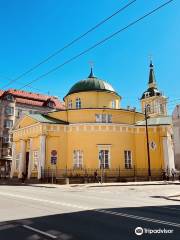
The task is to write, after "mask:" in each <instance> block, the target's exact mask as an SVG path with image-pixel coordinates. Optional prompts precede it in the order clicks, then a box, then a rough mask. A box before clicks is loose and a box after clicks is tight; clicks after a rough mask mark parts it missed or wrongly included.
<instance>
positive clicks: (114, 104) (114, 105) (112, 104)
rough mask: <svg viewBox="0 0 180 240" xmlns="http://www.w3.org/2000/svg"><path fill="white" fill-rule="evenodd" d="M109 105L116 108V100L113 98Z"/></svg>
mask: <svg viewBox="0 0 180 240" xmlns="http://www.w3.org/2000/svg"><path fill="white" fill-rule="evenodd" d="M111 106H112V108H116V102H115V100H113V101H112V103H111Z"/></svg>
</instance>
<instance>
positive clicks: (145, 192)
mask: <svg viewBox="0 0 180 240" xmlns="http://www.w3.org/2000/svg"><path fill="white" fill-rule="evenodd" d="M178 194H179V195H180V185H148V186H143V185H140V186H101V185H99V186H96V187H95V186H90V185H73V186H52V185H41V186H39V185H34V186H26V185H21V186H0V240H16V239H17V240H40V239H59V240H72V239H73V240H74V239H77V240H81V239H82V240H86V239H87V240H96V239H98V240H106V239H111V240H119V239H122V240H126V239H128V240H131V239H153V240H155V239H158V240H159V239H167V240H171V239H173V240H174V239H177V240H179V239H180V205H179V203H180V198H178V197H177V198H174V199H173V200H170V198H168V197H169V196H178ZM137 227H141V229H139V231H138V232H137V233H139V234H140V233H141V231H143V233H142V234H141V235H136V234H135V229H136V228H137Z"/></svg>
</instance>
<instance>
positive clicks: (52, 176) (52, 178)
mask: <svg viewBox="0 0 180 240" xmlns="http://www.w3.org/2000/svg"><path fill="white" fill-rule="evenodd" d="M51 166H52V168H51V170H52V184H53V177H54V176H53V170H54V169H53V165H51Z"/></svg>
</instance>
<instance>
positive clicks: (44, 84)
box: [0, 0, 180, 113]
mask: <svg viewBox="0 0 180 240" xmlns="http://www.w3.org/2000/svg"><path fill="white" fill-rule="evenodd" d="M130 1H131V0H98V1H97V0H91V1H89V0H76V1H73V0H38V1H36V0H26V1H24V0H16V1H14V0H0V30H1V31H0V89H2V87H3V86H4V85H6V84H7V83H9V80H10V79H15V78H16V77H18V76H19V75H20V74H22V73H23V72H25V71H27V70H28V69H29V68H31V67H33V66H34V65H36V64H37V63H39V62H41V61H42V60H43V59H45V58H46V57H48V56H49V55H50V54H52V53H53V52H55V51H57V50H58V49H60V48H62V47H63V46H64V45H66V44H67V43H69V42H70V41H72V40H73V39H74V38H76V37H78V36H79V35H81V34H83V33H84V32H86V31H87V30H89V29H90V28H91V27H93V26H94V25H96V24H97V23H98V22H100V21H102V20H103V19H104V18H106V17H108V16H109V15H111V14H112V13H114V12H115V11H117V10H118V9H119V8H121V7H123V6H124V5H125V4H127V3H128V2H130ZM166 1H167V0H137V1H136V2H135V3H134V4H132V5H131V6H130V7H128V8H127V9H126V10H124V11H123V12H121V13H120V14H118V15H116V16H115V17H113V18H112V19H111V20H109V21H108V22H106V23H105V24H104V25H102V26H101V27H99V28H98V29H96V30H95V31H93V32H91V33H90V34H89V35H87V36H86V37H85V38H83V39H81V40H80V41H79V42H77V43H76V44H74V45H73V46H71V47H70V48H68V49H66V50H65V51H63V52H62V53H61V54H59V55H57V56H56V57H54V58H53V59H51V60H50V61H48V62H47V63H46V64H44V65H42V66H41V67H39V68H37V69H36V70H35V71H33V72H31V73H30V74H28V75H26V76H24V77H23V78H21V79H19V80H18V81H17V82H14V83H13V84H11V85H9V86H8V87H6V88H16V89H18V88H21V87H22V86H23V85H24V84H26V83H28V82H30V81H32V80H34V79H36V78H37V77H39V76H40V75H42V74H44V73H46V72H48V71H49V70H51V69H52V68H54V67H56V66H58V65H60V64H62V63H63V62H65V61H67V60H68V59H70V58H72V57H73V56H75V55H76V54H79V53H80V52H82V51H84V50H85V49H87V48H89V47H90V46H92V45H94V44H95V43H97V42H98V41H101V40H102V39H103V38H105V37H107V36H109V35H110V34H112V33H114V32H116V31H118V30H119V29H121V28H122V27H125V26H126V25H128V24H129V23H130V22H132V21H134V20H136V19H137V18H139V17H141V16H142V15H144V14H145V13H147V12H149V11H151V10H152V9H154V8H156V7H157V6H159V5H160V4H162V3H164V2H166ZM179 23H180V1H179V0H174V1H173V2H172V3H170V4H169V5H167V6H165V7H164V8H162V9H161V10H159V11H157V12H156V13H154V14H153V15H151V16H149V17H147V18H146V19H144V20H142V21H141V22H139V23H137V24H136V25H134V26H133V27H131V28H128V29H127V30H126V31H123V32H121V33H120V34H119V35H117V36H116V37H114V38H113V39H111V40H109V41H107V42H106V43H104V44H102V45H100V46H98V47H97V48H95V49H93V50H92V51H90V52H88V53H87V54H85V55H83V56H81V57H79V58H78V59H76V60H74V61H72V62H71V63H69V64H67V65H65V66H63V67H62V68H60V69H58V70H57V71H55V72H53V73H51V74H49V75H48V76H46V77H44V78H42V79H40V80H38V81H36V82H34V83H33V84H32V85H31V87H32V89H30V88H28V87H26V88H24V90H28V91H31V92H40V93H46V94H47V93H49V94H50V95H55V96H58V97H59V98H60V99H63V97H64V96H65V95H66V94H67V92H68V91H69V89H70V88H71V87H72V85H73V84H74V83H76V82H77V81H79V80H82V79H85V78H86V77H87V76H88V75H89V72H90V62H93V63H94V74H95V75H96V76H97V77H99V78H100V79H103V80H105V81H107V82H109V83H110V84H111V85H112V86H113V87H114V89H115V90H116V91H117V92H118V93H119V95H121V96H122V104H121V105H122V107H126V106H127V105H130V106H131V107H136V108H137V109H138V110H140V101H139V98H140V97H141V95H142V93H143V92H144V91H145V90H146V89H147V82H148V74H149V59H150V56H152V60H153V63H154V68H155V76H156V81H157V84H158V88H159V90H161V91H163V92H164V94H165V95H166V96H167V97H169V104H168V107H169V113H171V112H172V110H173V108H174V106H175V105H176V104H177V103H180V91H179V90H180V78H179V66H180V27H179ZM178 99H179V100H178Z"/></svg>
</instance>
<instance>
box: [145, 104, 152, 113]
mask: <svg viewBox="0 0 180 240" xmlns="http://www.w3.org/2000/svg"><path fill="white" fill-rule="evenodd" d="M146 112H147V113H150V112H151V106H150V104H147V105H146Z"/></svg>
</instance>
